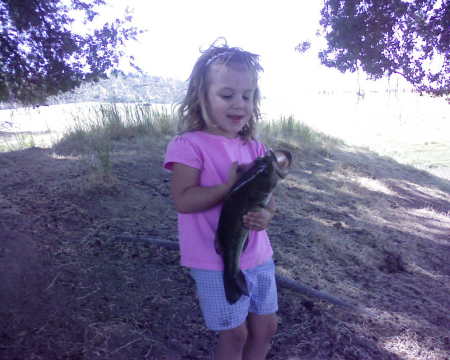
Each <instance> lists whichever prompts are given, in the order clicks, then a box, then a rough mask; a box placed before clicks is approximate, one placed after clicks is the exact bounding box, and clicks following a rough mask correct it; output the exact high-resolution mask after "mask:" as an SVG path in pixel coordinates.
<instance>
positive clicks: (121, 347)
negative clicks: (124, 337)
mask: <svg viewBox="0 0 450 360" xmlns="http://www.w3.org/2000/svg"><path fill="white" fill-rule="evenodd" d="M139 340H142V339H141V338H137V339H134V340H131V341H130V342H128V343H126V344H125V345H122V346H120V347H118V348H117V349H116V350H114V351H112V352H111V353H110V355H112V354H115V353H118V352H119V351H120V350H123V349H125V348H127V347H128V346H130V345H131V344H134V343H135V342H137V341H139Z"/></svg>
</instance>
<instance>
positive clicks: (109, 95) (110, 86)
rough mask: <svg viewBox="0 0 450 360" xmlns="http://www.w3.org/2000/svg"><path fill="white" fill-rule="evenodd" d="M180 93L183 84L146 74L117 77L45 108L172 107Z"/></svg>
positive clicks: (54, 99)
mask: <svg viewBox="0 0 450 360" xmlns="http://www.w3.org/2000/svg"><path fill="white" fill-rule="evenodd" d="M184 91H185V83H184V82H182V81H179V80H175V79H169V78H162V77H158V76H151V75H149V74H124V75H121V74H117V75H113V76H111V77H110V78H108V79H104V80H100V81H98V82H92V83H85V84H82V85H81V86H79V87H78V88H76V89H75V90H73V91H70V92H67V93H63V94H60V95H58V96H53V97H51V98H49V99H48V100H47V102H46V104H45V105H55V104H66V103H78V102H110V103H116V102H120V103H136V102H138V103H152V104H172V103H174V102H178V101H179V100H180V99H181V98H182V97H183V94H184ZM43 105H44V104H43ZM15 107H20V106H18V105H17V104H5V103H0V109H8V108H15Z"/></svg>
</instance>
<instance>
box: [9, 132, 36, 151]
mask: <svg viewBox="0 0 450 360" xmlns="http://www.w3.org/2000/svg"><path fill="white" fill-rule="evenodd" d="M35 146H36V139H35V137H34V135H32V134H21V133H19V134H13V135H11V136H8V139H7V140H6V141H5V140H4V141H3V144H0V152H7V151H17V150H23V149H28V148H32V147H35Z"/></svg>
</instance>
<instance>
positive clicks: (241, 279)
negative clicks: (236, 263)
mask: <svg viewBox="0 0 450 360" xmlns="http://www.w3.org/2000/svg"><path fill="white" fill-rule="evenodd" d="M236 284H237V286H238V288H239V290H240V291H241V292H242V294H244V295H247V296H248V288H247V281H246V280H245V276H244V273H243V272H242V271H239V272H238V274H237V276H236Z"/></svg>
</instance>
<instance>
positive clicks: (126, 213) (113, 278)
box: [0, 138, 450, 360]
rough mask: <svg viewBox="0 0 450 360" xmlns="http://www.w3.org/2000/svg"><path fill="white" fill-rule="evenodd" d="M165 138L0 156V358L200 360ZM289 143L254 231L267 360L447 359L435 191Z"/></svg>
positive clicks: (449, 299) (377, 163) (444, 261)
mask: <svg viewBox="0 0 450 360" xmlns="http://www.w3.org/2000/svg"><path fill="white" fill-rule="evenodd" d="M166 142H167V139H163V138H161V139H159V140H158V141H156V140H155V139H153V140H149V139H134V140H130V141H126V142H120V143H115V144H114V148H113V156H112V158H111V161H112V170H111V174H110V175H109V176H105V174H103V173H102V172H101V171H99V170H98V169H96V166H97V165H98V164H97V162H96V159H95V157H94V156H79V155H76V154H67V153H65V152H64V149H59V150H58V152H55V150H52V149H41V148H31V149H28V150H22V151H15V152H8V153H0V239H1V241H0V359H5V360H13V359H17V360H25V359H27V360H28V359H33V360H37V359H45V360H51V359H74V360H75V359H84V360H94V359H95V360H100V359H105V360H106V359H158V360H162V359H172V360H174V359H209V354H210V351H211V349H212V348H213V347H214V344H215V341H216V337H215V334H214V333H212V332H209V331H208V330H207V329H206V328H205V327H204V325H203V322H202V318H201V314H200V310H199V307H198V304H197V301H196V298H195V292H194V288H193V281H192V280H191V279H190V277H189V276H188V273H187V271H186V270H185V269H183V268H181V267H180V266H179V264H178V261H179V258H178V253H177V252H176V251H174V250H169V249H166V248H163V247H159V246H157V245H154V244H152V243H151V242H149V241H147V240H146V239H162V240H171V241H176V239H177V234H176V213H175V210H174V208H173V206H172V203H171V201H170V198H169V189H168V186H169V174H168V173H167V172H165V171H164V170H163V169H162V168H161V163H162V157H163V153H164V148H165V144H166ZM284 146H285V147H289V149H290V150H291V151H292V152H293V155H294V165H293V168H292V171H291V173H290V175H289V176H288V178H287V179H286V180H285V181H284V182H283V184H282V185H280V186H279V188H278V189H277V192H276V199H277V202H278V204H279V212H278V214H277V215H276V216H275V218H274V220H273V223H272V225H271V227H270V229H269V233H270V236H271V240H272V244H273V247H274V250H275V261H276V264H277V269H278V272H279V273H280V274H283V275H284V276H286V277H289V278H291V279H294V280H296V281H298V282H300V283H302V284H305V285H308V286H309V287H312V288H314V289H317V290H320V291H323V292H326V293H328V294H332V295H333V296H335V297H337V298H339V299H342V300H345V301H348V302H352V303H355V304H358V305H359V306H360V308H362V309H364V310H365V311H366V313H365V314H361V313H357V312H353V311H349V310H346V309H344V308H341V307H338V306H334V305H331V304H329V303H326V302H323V301H318V300H317V299H316V298H311V297H307V296H304V295H302V294H299V293H296V292H293V291H291V290H288V289H284V288H282V287H281V288H280V289H279V302H280V310H279V314H278V315H279V329H278V332H277V334H276V335H275V337H274V339H273V346H272V349H271V351H270V354H269V356H268V358H269V359H277V360H278V359H280V360H284V359H292V360H293V359H305V360H306V359H318V360H319V359H320V360H325V359H349V360H350V359H352V360H356V359H395V360H399V359H408V360H409V359H411V360H412V359H414V360H425V359H427V360H438V359H439V360H444V359H450V357H449V355H448V352H447V351H448V349H449V348H450V335H449V334H450V317H449V312H448V309H449V308H450V296H449V288H450V263H449V261H448V255H449V253H450V181H449V180H448V179H444V178H439V177H436V176H434V175H431V174H429V173H426V172H424V171H420V170H417V169H415V168H412V167H409V166H405V165H401V164H399V163H396V162H395V161H393V160H391V159H389V158H384V157H380V156H378V155H376V154H374V153H370V152H367V151H363V150H361V149H357V148H350V147H345V146H341V147H337V148H335V149H328V150H325V149H316V150H313V149H309V150H306V149H302V148H296V147H292V146H287V145H286V144H285V145H284Z"/></svg>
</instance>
